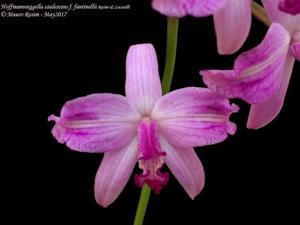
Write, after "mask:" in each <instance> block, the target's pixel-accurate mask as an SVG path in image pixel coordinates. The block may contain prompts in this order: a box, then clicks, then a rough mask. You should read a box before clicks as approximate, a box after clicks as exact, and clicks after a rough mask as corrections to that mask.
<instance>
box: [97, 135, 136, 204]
mask: <svg viewBox="0 0 300 225" xmlns="http://www.w3.org/2000/svg"><path fill="white" fill-rule="evenodd" d="M137 160H138V143H137V138H134V139H133V140H132V141H131V143H130V144H129V145H127V146H125V147H124V148H122V149H120V150H116V151H112V152H106V153H104V157H103V160H102V162H101V164H100V167H99V169H98V172H97V174H96V178H95V189H94V191H95V198H96V201H97V203H98V204H99V205H102V206H103V207H107V206H108V205H110V204H111V203H112V202H113V201H114V200H116V198H117V197H118V196H119V195H120V193H121V191H122V190H123V189H124V187H125V185H126V183H127V182H128V180H129V178H130V175H131V174H132V172H133V169H134V166H135V164H136V162H137Z"/></svg>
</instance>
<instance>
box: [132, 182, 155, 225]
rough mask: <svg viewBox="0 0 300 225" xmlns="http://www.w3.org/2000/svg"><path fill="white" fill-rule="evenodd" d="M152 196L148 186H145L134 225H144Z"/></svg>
mask: <svg viewBox="0 0 300 225" xmlns="http://www.w3.org/2000/svg"><path fill="white" fill-rule="evenodd" d="M150 194H151V189H150V188H149V186H148V185H147V184H145V185H144V186H143V188H142V191H141V196H140V200H139V204H138V207H137V210H136V214H135V219H134V223H133V224H134V225H142V224H143V221H144V217H145V213H146V210H147V206H148V202H149V198H150Z"/></svg>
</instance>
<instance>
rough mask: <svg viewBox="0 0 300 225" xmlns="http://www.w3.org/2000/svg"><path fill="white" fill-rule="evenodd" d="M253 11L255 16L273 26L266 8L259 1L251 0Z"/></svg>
mask: <svg viewBox="0 0 300 225" xmlns="http://www.w3.org/2000/svg"><path fill="white" fill-rule="evenodd" d="M251 11H252V14H253V16H255V17H256V18H257V19H258V20H260V21H261V22H262V23H263V24H265V25H266V26H268V27H269V26H271V23H272V22H271V20H270V18H269V17H268V15H267V13H266V11H265V9H264V8H263V7H262V6H261V5H260V4H258V3H256V2H254V1H252V2H251Z"/></svg>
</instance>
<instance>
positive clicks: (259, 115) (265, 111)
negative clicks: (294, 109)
mask: <svg viewBox="0 0 300 225" xmlns="http://www.w3.org/2000/svg"><path fill="white" fill-rule="evenodd" d="M294 62H295V59H294V58H293V57H291V56H288V57H287V59H286V62H285V66H284V70H283V72H282V73H281V75H280V77H279V83H280V86H279V88H278V89H276V91H275V92H274V94H273V96H271V98H269V99H268V100H267V101H265V102H262V103H259V104H256V105H252V106H251V109H250V114H249V117H248V123H247V127H248V128H252V129H258V128H261V127H264V126H265V125H267V124H268V123H270V122H271V121H272V120H273V119H274V118H275V117H276V116H277V115H278V114H279V112H280V110H281V108H282V106H283V103H284V98H285V95H286V91H287V88H288V85H289V82H290V78H291V74H292V70H293V66H294Z"/></svg>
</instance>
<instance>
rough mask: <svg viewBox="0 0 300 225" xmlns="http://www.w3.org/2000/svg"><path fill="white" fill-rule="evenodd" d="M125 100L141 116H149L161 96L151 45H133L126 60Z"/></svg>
mask: <svg viewBox="0 0 300 225" xmlns="http://www.w3.org/2000/svg"><path fill="white" fill-rule="evenodd" d="M125 91H126V96H127V98H128V99H129V100H130V101H131V102H133V104H134V105H135V106H136V108H137V110H138V111H139V112H140V113H141V114H150V112H151V110H152V108H153V106H154V103H155V102H156V101H157V99H159V98H160V97H161V95H162V93H161V83H160V79H159V73H158V65H157V57H156V53H155V50H154V48H153V46H152V45H151V44H141V45H133V46H131V47H130V48H129V50H128V53H127V60H126V86H125Z"/></svg>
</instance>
